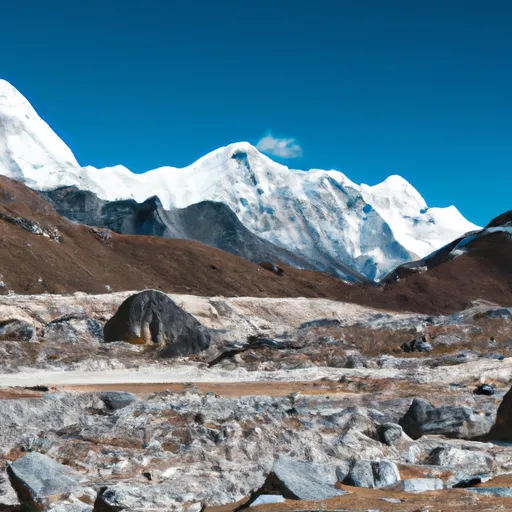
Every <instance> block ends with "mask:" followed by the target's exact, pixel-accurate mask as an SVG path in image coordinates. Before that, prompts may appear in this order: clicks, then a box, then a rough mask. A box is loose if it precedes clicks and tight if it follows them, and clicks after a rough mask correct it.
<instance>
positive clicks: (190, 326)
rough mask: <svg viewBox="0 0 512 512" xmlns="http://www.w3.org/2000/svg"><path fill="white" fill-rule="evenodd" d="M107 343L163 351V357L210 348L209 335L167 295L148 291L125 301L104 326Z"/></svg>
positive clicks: (194, 352)
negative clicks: (149, 346) (156, 347)
mask: <svg viewBox="0 0 512 512" xmlns="http://www.w3.org/2000/svg"><path fill="white" fill-rule="evenodd" d="M103 334H104V338H105V341H106V342H111V341H127V342H129V343H133V344H143V345H151V344H156V345H158V346H159V347H160V354H161V355H162V356H163V357H181V356H188V355H190V354H197V353H198V352H201V351H203V350H205V349H207V348H208V347H209V346H210V333H209V332H208V330H207V329H206V328H205V327H203V326H202V325H201V324H200V323H199V322H198V321H197V320H196V319H195V318H194V317H193V316H192V315H191V314H190V313H187V312H186V311H184V310H183V309H181V308H180V307H179V306H178V305H176V304H175V303H174V302H173V301H172V300H171V299H170V298H169V297H168V296H167V295H165V293H162V292H159V291H157V290H145V291H143V292H141V293H137V294H136V295H132V296H131V297H129V298H128V299H126V300H125V301H124V302H123V303H122V304H121V306H120V307H119V309H118V310H117V312H116V314H115V315H114V316H113V317H112V318H111V319H110V320H109V321H108V322H107V323H106V324H105V327H104V329H103Z"/></svg>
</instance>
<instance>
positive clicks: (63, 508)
mask: <svg viewBox="0 0 512 512" xmlns="http://www.w3.org/2000/svg"><path fill="white" fill-rule="evenodd" d="M45 510H46V512H92V511H93V506H92V505H88V504H87V503H83V502H81V501H79V500H76V501H75V502H73V503H55V504H54V505H51V506H50V507H49V508H47V509H45Z"/></svg>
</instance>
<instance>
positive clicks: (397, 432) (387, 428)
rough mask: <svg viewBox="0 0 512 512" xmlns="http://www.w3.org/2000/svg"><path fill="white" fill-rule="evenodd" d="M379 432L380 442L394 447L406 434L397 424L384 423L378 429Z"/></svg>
mask: <svg viewBox="0 0 512 512" xmlns="http://www.w3.org/2000/svg"><path fill="white" fill-rule="evenodd" d="M377 431H378V433H379V439H380V441H381V442H382V443H385V444H387V445H388V446H393V445H394V444H395V443H396V442H397V441H398V440H399V439H400V438H401V437H402V435H403V433H404V431H403V429H402V427H401V426H400V425H397V424H396V423H384V424H383V425H380V426H379V427H378V429H377Z"/></svg>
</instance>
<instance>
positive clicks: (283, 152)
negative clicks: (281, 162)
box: [256, 132, 302, 158]
mask: <svg viewBox="0 0 512 512" xmlns="http://www.w3.org/2000/svg"><path fill="white" fill-rule="evenodd" d="M256 147H257V148H258V149H259V150H260V151H261V152H263V153H268V154H269V155H274V156H277V157H279V158H300V157H301V156H302V148H301V147H300V146H299V143H298V142H297V141H296V140H295V139H293V138H291V137H290V138H278V137H274V136H273V135H272V134H271V133H270V132H269V133H267V134H266V135H265V136H264V137H262V138H261V139H260V140H259V142H258V144H257V145H256Z"/></svg>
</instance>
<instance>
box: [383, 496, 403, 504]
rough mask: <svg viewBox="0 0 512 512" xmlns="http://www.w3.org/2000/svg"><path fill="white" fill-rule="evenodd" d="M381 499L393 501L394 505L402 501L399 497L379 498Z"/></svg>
mask: <svg viewBox="0 0 512 512" xmlns="http://www.w3.org/2000/svg"><path fill="white" fill-rule="evenodd" d="M381 500H382V501H387V502H388V503H393V504H394V505H399V504H400V503H402V500H401V499H399V498H381Z"/></svg>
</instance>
